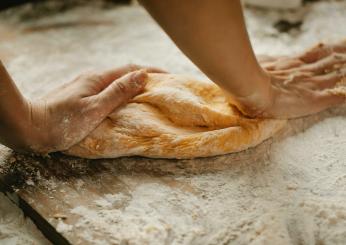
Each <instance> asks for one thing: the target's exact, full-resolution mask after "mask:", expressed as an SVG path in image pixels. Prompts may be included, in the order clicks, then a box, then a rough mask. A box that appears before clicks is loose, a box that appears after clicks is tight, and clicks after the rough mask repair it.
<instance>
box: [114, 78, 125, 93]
mask: <svg viewBox="0 0 346 245" xmlns="http://www.w3.org/2000/svg"><path fill="white" fill-rule="evenodd" d="M115 87H116V90H117V92H119V93H126V92H127V91H128V86H127V85H126V84H125V83H124V82H122V81H121V82H118V83H116V84H115Z"/></svg>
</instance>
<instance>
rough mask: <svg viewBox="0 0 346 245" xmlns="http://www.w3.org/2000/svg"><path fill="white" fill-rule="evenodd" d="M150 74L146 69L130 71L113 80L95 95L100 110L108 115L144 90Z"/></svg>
mask: <svg viewBox="0 0 346 245" xmlns="http://www.w3.org/2000/svg"><path fill="white" fill-rule="evenodd" d="M147 77H148V75H147V73H146V71H144V70H139V71H135V72H130V73H128V74H126V75H124V76H122V77H121V78H119V79H117V80H115V81H114V82H112V83H111V84H110V85H109V86H108V87H107V88H106V89H104V90H103V91H102V92H100V93H99V94H98V95H95V96H94V100H95V103H97V106H98V107H99V108H96V109H99V110H102V111H103V112H104V113H105V114H106V115H108V114H109V113H110V112H112V111H113V110H114V109H115V108H117V107H119V106H120V105H122V104H124V103H126V102H128V101H129V99H131V98H133V97H134V96H136V95H137V94H139V93H140V92H142V91H143V89H144V87H145V84H146V79H147Z"/></svg>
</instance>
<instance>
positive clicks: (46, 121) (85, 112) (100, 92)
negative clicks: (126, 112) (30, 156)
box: [23, 65, 163, 153]
mask: <svg viewBox="0 0 346 245" xmlns="http://www.w3.org/2000/svg"><path fill="white" fill-rule="evenodd" d="M147 72H154V73H155V72H163V71H162V70H160V69H158V68H152V67H141V66H136V65H128V66H125V67H121V68H115V69H111V70H108V71H104V72H94V73H86V74H83V75H80V76H78V77H77V78H76V79H75V80H73V81H71V82H69V83H66V84H64V85H62V86H60V87H59V88H57V89H55V90H54V91H52V92H51V93H49V94H48V95H46V96H44V97H43V98H42V100H40V101H28V103H27V104H28V111H29V112H30V113H28V118H27V120H28V123H26V125H27V126H26V129H25V130H24V134H23V137H25V140H26V144H25V145H26V146H27V148H28V149H27V150H29V151H35V152H39V153H48V152H53V151H61V150H66V149H68V148H69V147H71V146H72V145H74V144H76V143H78V142H79V141H81V140H82V139H83V138H85V137H86V136H87V135H88V134H89V133H90V132H91V131H92V130H93V129H95V128H96V127H97V126H98V125H99V124H100V123H101V122H102V121H103V120H104V119H105V117H107V115H109V114H110V113H111V112H112V111H114V110H115V109H116V108H118V107H119V106H121V105H122V104H124V103H126V102H127V101H128V100H129V99H131V98H132V97H134V96H135V95H137V94H139V93H140V92H141V91H142V90H143V88H144V86H145V80H146V78H147Z"/></svg>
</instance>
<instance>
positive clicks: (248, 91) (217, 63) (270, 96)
mask: <svg viewBox="0 0 346 245" xmlns="http://www.w3.org/2000/svg"><path fill="white" fill-rule="evenodd" d="M140 2H141V3H142V4H143V6H144V7H145V8H146V9H147V10H148V12H149V13H150V14H151V15H152V16H153V18H154V19H155V20H156V21H157V22H158V23H159V24H160V25H161V27H162V28H163V29H164V30H165V31H166V33H167V34H168V35H169V36H170V37H171V38H172V40H173V41H174V42H175V43H176V45H177V46H178V47H179V48H180V49H181V50H182V51H183V52H184V53H185V54H186V55H187V56H188V57H189V58H190V59H191V61H193V62H194V63H195V64H196V65H197V66H198V67H199V68H200V69H201V71H203V72H204V73H205V74H206V75H207V76H208V77H209V78H210V79H211V80H212V81H214V82H215V83H217V84H218V85H219V86H220V87H222V88H224V90H225V91H226V92H227V93H228V94H229V95H230V98H231V99H232V100H233V102H234V103H235V104H236V105H237V106H238V108H239V109H240V110H241V111H242V112H243V113H244V114H246V115H247V116H250V117H266V118H294V117H300V116H305V115H309V114H312V113H316V112H318V111H321V110H323V109H326V108H328V107H330V106H333V105H337V104H340V103H342V102H344V101H345V98H344V97H342V96H340V95H335V94H332V93H329V92H328V90H327V89H328V88H329V87H333V86H334V85H335V83H336V82H337V81H339V80H340V79H341V78H342V77H343V76H344V75H345V69H340V70H339V72H338V73H337V74H336V73H335V71H332V70H331V71H329V72H328V71H327V72H326V70H327V69H328V68H331V67H332V66H333V65H335V64H343V63H345V55H344V52H345V51H346V45H345V44H340V45H339V46H341V47H339V48H338V49H337V48H335V49H334V50H333V49H330V47H327V46H324V47H323V46H322V47H320V46H319V47H316V48H315V50H314V52H312V51H308V52H306V53H304V54H303V55H301V57H303V56H304V57H305V56H306V57H305V60H304V59H301V57H298V56H297V57H291V58H286V59H282V60H280V61H277V60H275V62H281V63H286V64H285V65H283V66H282V67H281V68H280V67H279V66H276V68H278V67H279V68H280V69H284V68H289V69H291V70H292V71H289V69H288V70H287V69H286V70H287V71H286V72H285V74H281V76H278V75H277V74H276V73H275V72H268V71H267V70H264V69H263V68H262V67H261V66H260V65H259V63H258V62H257V60H256V57H255V55H254V52H253V50H252V47H251V44H250V40H249V37H248V34H247V31H246V26H245V22H244V16H243V12H242V6H241V3H240V1H239V0H232V1H230V0H218V1H210V0H188V1H183V2H182V1H179V0H170V1H162V0H141V1H140ZM333 47H334V46H333ZM338 52H340V53H341V54H338V55H336V53H338ZM290 66H291V67H290ZM292 68H294V69H292ZM292 76H294V77H292Z"/></svg>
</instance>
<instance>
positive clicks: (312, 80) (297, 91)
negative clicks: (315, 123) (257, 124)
mask: <svg viewBox="0 0 346 245" xmlns="http://www.w3.org/2000/svg"><path fill="white" fill-rule="evenodd" d="M260 63H261V65H262V66H263V67H264V69H265V70H266V71H267V72H268V74H269V79H270V81H271V89H270V90H271V91H270V93H269V94H270V96H269V97H270V99H268V103H267V105H266V106H264V107H262V110H258V109H257V110H248V111H249V112H250V113H249V114H250V116H256V117H265V118H285V119H286V118H295V117H301V116H305V115H309V114H313V113H316V112H319V111H322V110H324V109H327V108H329V107H332V106H335V105H338V104H341V103H343V102H345V95H341V94H338V93H333V92H332V88H334V87H335V85H336V84H337V83H338V82H342V81H343V80H345V76H346V65H345V64H346V42H344V43H340V44H336V45H323V44H319V45H317V46H316V47H314V48H312V49H310V50H308V51H306V52H304V53H303V54H301V55H298V56H295V57H280V58H276V59H275V58H270V57H265V58H262V60H261V61H260ZM245 113H246V109H245Z"/></svg>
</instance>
